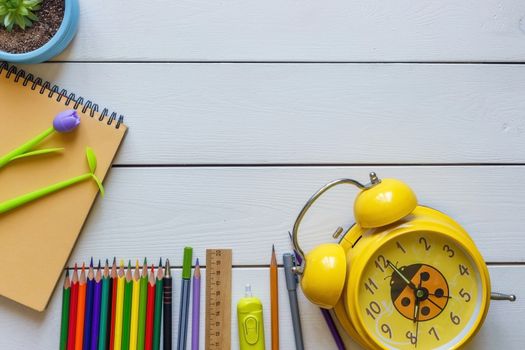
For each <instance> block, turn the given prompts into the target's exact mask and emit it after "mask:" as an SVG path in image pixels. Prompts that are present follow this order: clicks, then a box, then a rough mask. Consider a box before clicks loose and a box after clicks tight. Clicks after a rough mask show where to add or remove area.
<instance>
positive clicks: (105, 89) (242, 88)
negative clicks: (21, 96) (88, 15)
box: [29, 1, 525, 164]
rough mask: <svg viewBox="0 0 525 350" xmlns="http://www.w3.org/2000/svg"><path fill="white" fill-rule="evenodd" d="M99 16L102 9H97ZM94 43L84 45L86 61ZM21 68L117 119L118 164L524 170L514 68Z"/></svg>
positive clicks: (524, 72) (524, 140) (518, 77)
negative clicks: (122, 135) (123, 131)
mask: <svg viewBox="0 0 525 350" xmlns="http://www.w3.org/2000/svg"><path fill="white" fill-rule="evenodd" d="M89 3H90V4H91V2H89ZM93 3H97V2H96V1H95V2H93ZM524 4H525V2H524ZM86 6H91V5H86ZM105 6H113V2H111V3H108V4H107V5H104V6H100V8H99V10H98V11H99V12H100V13H103V12H105V11H107V10H106V9H105ZM133 6H135V5H133V4H131V3H130V4H127V5H126V7H133ZM152 6H153V5H152ZM385 6H386V5H385ZM458 6H460V5H458ZM119 28H120V27H119ZM105 29H106V28H99V29H96V30H105ZM141 30H142V29H141ZM123 32H125V31H123ZM524 35H525V34H524ZM103 42H106V41H103ZM107 42H109V41H107ZM137 42H138V41H137ZM98 44H100V43H99V42H97V41H94V42H92V41H90V45H93V46H94V48H93V51H96V45H98ZM90 47H91V46H90ZM29 70H30V71H33V72H35V73H37V74H39V75H42V76H43V77H45V78H46V79H50V80H52V81H56V82H58V83H60V84H61V85H63V86H64V87H67V88H68V89H71V90H72V91H75V92H77V93H79V94H82V95H85V96H86V97H89V98H93V99H94V100H95V101H97V102H99V103H100V104H101V105H107V106H109V107H111V108H112V109H117V110H118V111H119V112H121V113H124V114H126V116H127V119H126V122H127V124H128V125H129V126H130V132H129V134H128V137H127V140H126V141H125V143H124V146H123V147H122V149H121V152H120V156H119V157H118V158H117V163H118V164H241V163H242V164H254V163H259V164H261V163H262V164H267V163H284V164H286V163H295V164H305V163H307V164H311V163H325V164H326V163H346V164H354V163H367V164H369V163H436V162H437V163H457V162H459V163H501V162H505V163H515V162H518V163H523V162H525V153H524V152H523V151H522V150H523V149H525V137H524V132H525V118H523V115H524V113H525V100H524V99H523V95H524V92H525V67H524V66H521V65H432V64H430V65H413V64H384V65H383V64H381V65H377V64H373V65H363V64H44V65H39V66H36V67H35V66H31V67H29Z"/></svg>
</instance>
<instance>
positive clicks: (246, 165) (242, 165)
mask: <svg viewBox="0 0 525 350" xmlns="http://www.w3.org/2000/svg"><path fill="white" fill-rule="evenodd" d="M401 166H404V167H484V166H490V167H494V166H500V167H521V166H525V163H357V164H354V163H231V164H228V163H226V164H220V163H219V164H214V163H203V164H113V165H112V168H298V167H316V168H322V167H360V168H364V167H401Z"/></svg>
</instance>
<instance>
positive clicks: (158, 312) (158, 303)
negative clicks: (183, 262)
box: [153, 258, 164, 350]
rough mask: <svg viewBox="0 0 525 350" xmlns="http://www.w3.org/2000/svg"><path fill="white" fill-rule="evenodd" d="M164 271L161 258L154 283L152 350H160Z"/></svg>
mask: <svg viewBox="0 0 525 350" xmlns="http://www.w3.org/2000/svg"><path fill="white" fill-rule="evenodd" d="M163 282H164V272H163V270H162V258H161V259H160V261H159V266H158V268H157V281H156V283H155V314H154V315H155V317H154V323H153V350H160V327H161V320H162V304H163V300H162V299H163V298H162V294H163V293H164V288H163Z"/></svg>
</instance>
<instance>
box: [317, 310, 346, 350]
mask: <svg viewBox="0 0 525 350" xmlns="http://www.w3.org/2000/svg"><path fill="white" fill-rule="evenodd" d="M320 309H321V313H322V314H323V317H324V320H325V321H326V325H327V326H328V329H329V330H330V333H332V337H333V338H334V341H335V344H336V345H337V349H339V350H345V349H346V348H345V344H344V343H343V339H341V335H340V334H339V331H338V330H337V327H336V326H335V322H334V320H333V319H332V315H331V314H330V311H328V310H327V309H323V308H322V307H321V308H320Z"/></svg>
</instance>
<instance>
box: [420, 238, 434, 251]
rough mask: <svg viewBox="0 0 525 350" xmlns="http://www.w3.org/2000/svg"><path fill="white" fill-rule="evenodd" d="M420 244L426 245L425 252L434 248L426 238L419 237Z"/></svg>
mask: <svg viewBox="0 0 525 350" xmlns="http://www.w3.org/2000/svg"><path fill="white" fill-rule="evenodd" d="M419 244H423V245H425V250H426V251H429V250H430V248H431V247H432V246H431V245H430V244H428V242H427V239H426V238H425V237H419Z"/></svg>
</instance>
